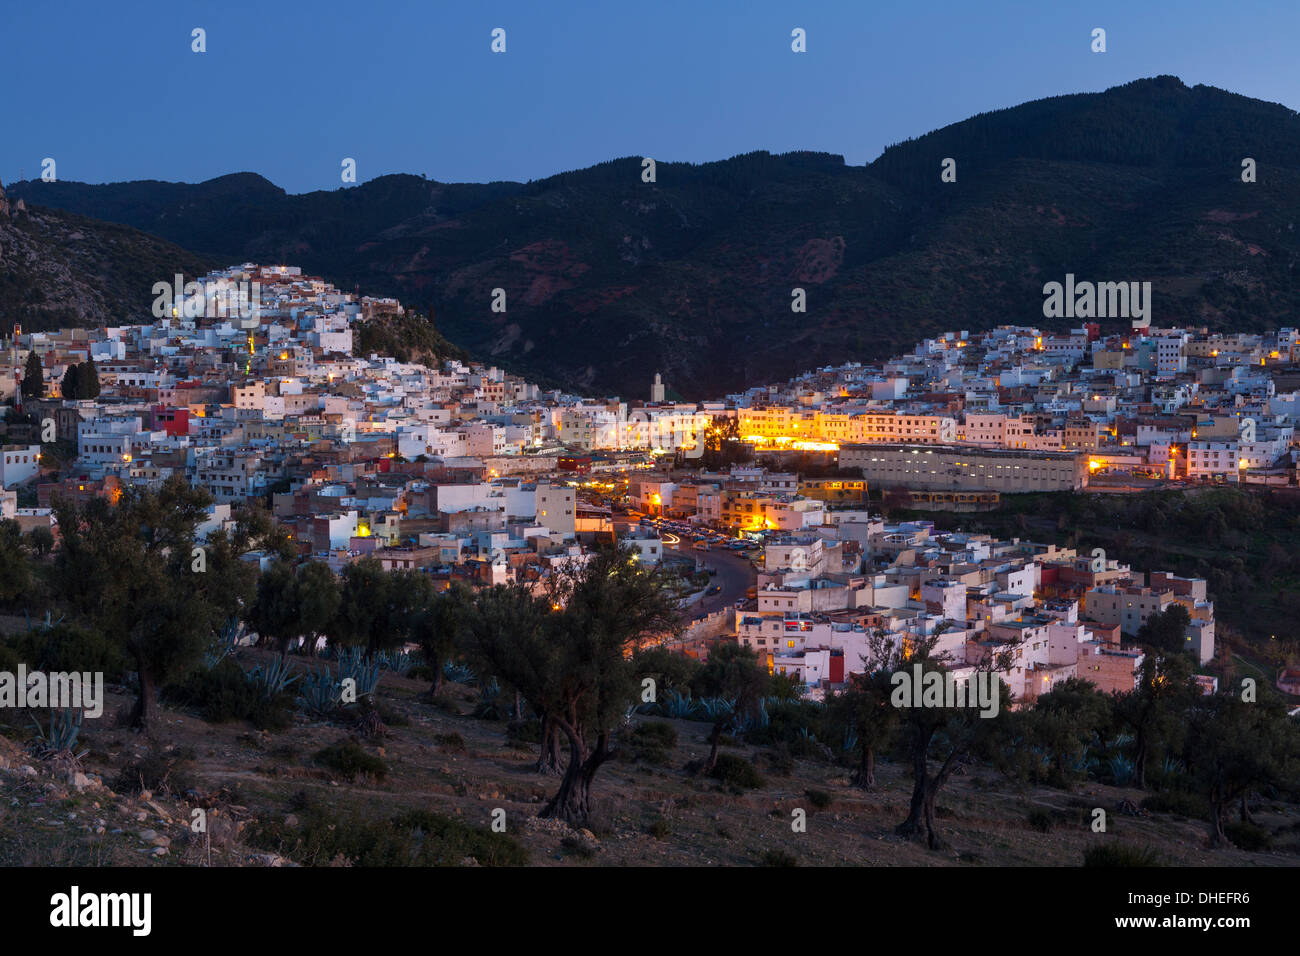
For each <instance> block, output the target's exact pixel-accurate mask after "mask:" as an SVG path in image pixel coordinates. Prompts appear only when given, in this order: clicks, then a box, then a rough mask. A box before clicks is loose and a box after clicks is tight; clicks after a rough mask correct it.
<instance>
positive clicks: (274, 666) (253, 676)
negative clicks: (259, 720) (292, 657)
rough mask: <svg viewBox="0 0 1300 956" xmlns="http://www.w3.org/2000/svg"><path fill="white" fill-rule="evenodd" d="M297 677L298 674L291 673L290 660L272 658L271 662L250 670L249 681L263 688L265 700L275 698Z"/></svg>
mask: <svg viewBox="0 0 1300 956" xmlns="http://www.w3.org/2000/svg"><path fill="white" fill-rule="evenodd" d="M297 679H298V677H297V675H295V674H292V673H290V671H289V662H288V661H287V660H286V659H285V658H283V657H275V658H272V660H271V663H269V664H267V665H265V666H263V665H261V664H259V665H258V666H256V667H254V668H253V669H252V670H251V671H249V672H248V680H249V682H250V683H253V684H256V685H258V686H259V687H260V688H261V693H262V699H263V700H274V699H275V698H276V697H277V696H279V695H280V694H281V693H283V692H284V691H285V690H287V689H288V688H289V685H290V684H292V683H293V682H294V681H296V680H297Z"/></svg>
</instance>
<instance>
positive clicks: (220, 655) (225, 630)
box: [203, 617, 244, 670]
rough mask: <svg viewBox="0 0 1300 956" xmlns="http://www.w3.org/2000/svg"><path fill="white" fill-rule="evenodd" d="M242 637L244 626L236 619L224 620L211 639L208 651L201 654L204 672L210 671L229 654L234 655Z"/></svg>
mask: <svg viewBox="0 0 1300 956" xmlns="http://www.w3.org/2000/svg"><path fill="white" fill-rule="evenodd" d="M243 636H244V625H243V624H241V623H240V622H239V619H238V618H236V617H231V618H229V619H227V620H226V623H225V624H223V625H221V628H220V630H218V631H217V633H216V635H214V637H213V638H212V643H211V644H210V645H208V649H207V650H206V651H204V652H203V666H204V668H205V669H206V670H212V668H214V667H216V666H217V665H218V664H220V663H221V662H222V661H224V660H225V659H226V658H227V657H229V656H230V655H231V654H233V653H235V648H236V647H238V646H239V641H240V639H241V638H243Z"/></svg>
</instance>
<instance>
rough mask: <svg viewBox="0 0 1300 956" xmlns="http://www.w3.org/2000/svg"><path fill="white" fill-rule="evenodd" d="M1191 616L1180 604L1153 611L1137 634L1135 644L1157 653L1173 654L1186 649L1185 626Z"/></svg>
mask: <svg viewBox="0 0 1300 956" xmlns="http://www.w3.org/2000/svg"><path fill="white" fill-rule="evenodd" d="M1191 620H1192V616H1191V615H1190V614H1188V613H1187V608H1185V607H1183V605H1181V604H1177V603H1175V604H1170V605H1169V606H1168V607H1167V608H1165V609H1164V610H1163V611H1154V612H1152V613H1151V615H1150V616H1149V617H1148V618H1147V619H1146V621H1145V622H1144V623H1143V624H1142V626H1141V627H1140V628H1138V632H1137V642H1138V643H1139V644H1142V645H1144V646H1146V647H1152V648H1155V649H1156V650H1157V651H1163V652H1165V653H1170V654H1175V653H1178V652H1180V651H1185V650H1187V649H1188V641H1187V625H1188V624H1190V623H1191Z"/></svg>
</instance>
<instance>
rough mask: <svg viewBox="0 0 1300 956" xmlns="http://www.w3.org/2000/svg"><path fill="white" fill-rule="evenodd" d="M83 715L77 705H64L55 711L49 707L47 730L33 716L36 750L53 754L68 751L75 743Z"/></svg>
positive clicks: (44, 753)
mask: <svg viewBox="0 0 1300 956" xmlns="http://www.w3.org/2000/svg"><path fill="white" fill-rule="evenodd" d="M84 716H85V715H84V714H83V712H82V711H81V708H79V707H76V708H74V707H66V708H64V709H63V710H61V711H58V712H56V711H55V710H54V709H53V708H50V729H49V731H48V732H47V731H46V730H45V728H44V727H42V726H41V723H40V721H38V720H37V719H36V718H35V717H33V718H32V723H34V724H35V725H36V733H37V734H39V735H40V736H39V743H38V746H37V749H38V751H39V752H40V753H41V754H42V755H53V754H58V753H63V752H65V751H68V752H70V751H71V750H72V748H73V747H75V746H76V745H77V737H78V736H79V735H80V734H81V721H82V718H83V717H84Z"/></svg>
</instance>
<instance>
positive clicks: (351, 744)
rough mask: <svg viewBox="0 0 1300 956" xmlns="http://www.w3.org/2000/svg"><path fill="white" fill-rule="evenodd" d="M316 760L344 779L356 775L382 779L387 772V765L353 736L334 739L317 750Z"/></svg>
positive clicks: (352, 777)
mask: <svg viewBox="0 0 1300 956" xmlns="http://www.w3.org/2000/svg"><path fill="white" fill-rule="evenodd" d="M316 762H317V763H319V764H321V765H322V766H324V767H328V768H329V769H330V770H333V771H334V772H335V773H337V774H338V775H339V776H341V777H343V778H344V779H345V780H355V779H356V778H357V777H358V776H367V777H373V778H375V779H376V780H383V779H384V777H385V776H386V775H387V773H388V765H387V764H385V763H384V761H383V760H382V759H381V758H379V757H376V756H375V755H374V754H369V753H366V751H365V750H364V749H363V748H362V746H361V743H360V742H359V741H358V740H357V739H356V738H354V737H348V738H347V739H345V740H339V741H336V742H335V743H332V744H330V745H329V746H328V747H324V748H322V749H321V750H318V751H317V752H316Z"/></svg>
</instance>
